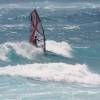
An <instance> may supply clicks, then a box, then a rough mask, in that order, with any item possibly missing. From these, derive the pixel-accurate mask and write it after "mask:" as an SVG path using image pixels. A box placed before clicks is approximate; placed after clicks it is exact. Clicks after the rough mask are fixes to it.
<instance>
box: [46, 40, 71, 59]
mask: <svg viewBox="0 0 100 100" xmlns="http://www.w3.org/2000/svg"><path fill="white" fill-rule="evenodd" d="M46 43H47V46H46V49H47V50H48V51H51V52H53V53H56V54H58V55H62V56H64V57H72V54H71V52H72V48H71V45H69V44H68V43H67V42H64V41H62V42H56V41H53V40H49V41H47V42H46Z"/></svg>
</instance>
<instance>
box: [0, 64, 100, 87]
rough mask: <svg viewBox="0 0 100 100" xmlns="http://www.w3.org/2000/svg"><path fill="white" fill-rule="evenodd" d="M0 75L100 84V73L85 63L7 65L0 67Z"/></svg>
mask: <svg viewBox="0 0 100 100" xmlns="http://www.w3.org/2000/svg"><path fill="white" fill-rule="evenodd" d="M0 75H9V76H21V77H25V78H33V79H38V80H42V81H57V82H66V83H82V84H95V85H99V84H100V75H98V74H95V73H92V72H90V71H89V69H88V66H87V65H85V64H83V65H81V64H75V65H69V64H66V63H45V64H41V63H34V64H27V65H16V66H7V67H1V68H0Z"/></svg>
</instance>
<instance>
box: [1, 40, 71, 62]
mask: <svg viewBox="0 0 100 100" xmlns="http://www.w3.org/2000/svg"><path fill="white" fill-rule="evenodd" d="M12 49H13V50H14V51H15V52H16V54H18V55H21V56H23V57H26V58H28V59H32V58H33V57H34V56H36V55H37V54H41V53H43V50H42V49H41V48H36V47H34V46H32V45H30V44H29V43H28V42H14V43H11V42H7V43H4V44H1V45H0V60H3V61H7V60H9V58H8V56H7V55H8V53H9V52H10V51H11V50H12ZM46 49H47V50H48V51H51V52H53V53H56V54H58V55H61V56H65V57H72V56H71V50H72V49H71V46H70V45H69V44H68V43H66V42H56V41H51V40H50V41H46Z"/></svg>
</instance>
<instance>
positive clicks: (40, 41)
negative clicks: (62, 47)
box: [30, 10, 46, 52]
mask: <svg viewBox="0 0 100 100" xmlns="http://www.w3.org/2000/svg"><path fill="white" fill-rule="evenodd" d="M31 26H32V34H31V37H30V43H31V44H32V45H35V46H37V47H41V48H43V50H44V52H45V51H46V47H45V45H46V44H45V34H44V29H43V26H42V22H41V19H40V17H39V15H38V13H37V11H36V10H33V11H32V13H31Z"/></svg>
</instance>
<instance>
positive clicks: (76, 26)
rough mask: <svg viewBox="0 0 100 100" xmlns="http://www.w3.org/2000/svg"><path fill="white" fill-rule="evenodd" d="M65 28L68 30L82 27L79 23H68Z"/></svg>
mask: <svg viewBox="0 0 100 100" xmlns="http://www.w3.org/2000/svg"><path fill="white" fill-rule="evenodd" d="M63 28H64V29H66V30H73V29H80V27H79V26H78V25H66V26H64V27H63Z"/></svg>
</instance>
